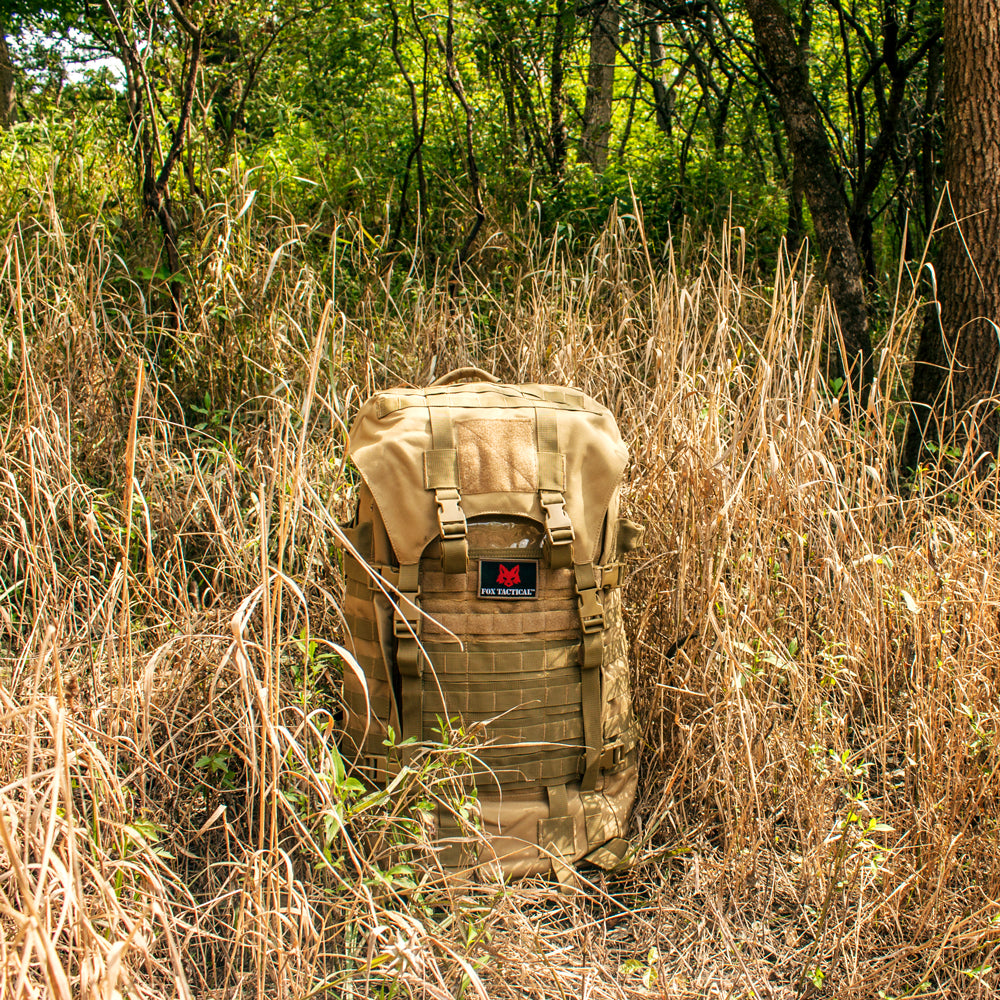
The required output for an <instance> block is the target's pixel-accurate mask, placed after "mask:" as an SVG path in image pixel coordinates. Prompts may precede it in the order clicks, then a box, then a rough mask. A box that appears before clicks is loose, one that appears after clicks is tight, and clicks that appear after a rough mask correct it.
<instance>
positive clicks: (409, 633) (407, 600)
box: [392, 590, 421, 639]
mask: <svg viewBox="0 0 1000 1000" xmlns="http://www.w3.org/2000/svg"><path fill="white" fill-rule="evenodd" d="M419 597H420V591H419V590H418V591H417V592H416V593H415V594H404V593H401V594H400V595H399V606H398V607H397V608H396V610H395V612H394V613H393V616H392V634H393V635H394V636H395V637H396V638H397V639H412V638H413V637H414V635H420V622H421V615H420V611H419V609H418V608H417V600H418V599H419ZM404 604H409V605H412V607H413V615H412V617H411V616H410V615H408V614H407V613H406V611H405V610H404Z"/></svg>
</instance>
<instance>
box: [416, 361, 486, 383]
mask: <svg viewBox="0 0 1000 1000" xmlns="http://www.w3.org/2000/svg"><path fill="white" fill-rule="evenodd" d="M467 378H468V379H475V380H476V381H477V382H499V381H500V379H498V378H497V377H496V375H491V374H490V373H489V372H487V371H483V369H482V368H475V367H473V366H472V365H468V366H466V367H465V368H456V369H455V370H454V371H453V372H448V374H447V375H442V376H441V377H440V378H436V379H434V381H433V382H431V385H451V384H452V382H460V381H461V380H462V379H467Z"/></svg>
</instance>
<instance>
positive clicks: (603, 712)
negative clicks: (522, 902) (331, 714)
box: [343, 368, 641, 879]
mask: <svg viewBox="0 0 1000 1000" xmlns="http://www.w3.org/2000/svg"><path fill="white" fill-rule="evenodd" d="M469 378H471V379H474V380H475V381H474V382H473V383H472V384H461V385H457V384H454V383H456V382H460V381H462V380H464V379H469ZM349 452H350V457H351V458H352V459H353V461H354V464H355V465H356V467H357V469H358V471H359V472H360V474H361V479H362V482H361V484H360V486H359V490H358V508H357V513H356V514H355V517H354V521H353V522H352V523H351V524H350V525H349V526H347V527H346V529H345V536H346V538H347V541H348V543H349V544H347V545H345V546H344V549H345V552H344V576H345V584H346V596H345V601H344V605H343V611H344V617H345V621H346V624H347V627H348V629H349V632H350V637H349V638H350V640H351V642H353V650H354V652H355V653H356V658H357V661H358V664H359V665H360V667H361V669H362V671H363V673H364V679H363V682H362V678H361V677H359V676H356V675H355V672H354V671H352V670H345V672H344V673H345V676H344V690H343V697H344V705H345V716H346V717H345V722H344V740H343V742H344V744H345V747H344V750H345V755H347V756H349V757H351V758H353V760H354V762H355V766H356V767H358V768H359V769H361V770H362V772H363V773H366V774H367V776H368V777H369V778H370V780H372V781H373V782H377V783H385V782H387V781H389V780H391V778H392V776H393V775H394V774H396V773H398V771H399V768H400V766H401V763H405V762H406V760H407V759H408V755H409V754H411V753H412V752H413V750H414V746H417V745H419V743H420V742H421V741H430V742H435V741H436V742H439V743H440V742H441V740H442V734H443V732H444V731H445V730H447V729H448V728H453V729H454V728H458V727H461V728H462V729H463V730H464V731H465V732H466V733H468V732H469V731H470V730H471V731H477V732H480V733H481V737H482V738H481V739H480V741H479V743H478V745H477V747H476V749H475V752H474V754H472V755H471V758H472V760H473V765H472V773H471V774H470V776H469V777H470V780H474V782H475V785H476V788H477V799H478V804H479V810H480V812H481V818H482V826H483V829H484V832H485V833H486V834H487V837H486V841H487V843H488V845H489V846H488V854H489V856H488V857H483V856H482V854H481V855H480V856H479V857H478V858H476V859H472V860H474V861H475V862H477V863H483V862H488V861H499V862H500V864H501V866H502V868H503V870H504V871H505V872H507V873H509V874H512V875H526V874H532V873H539V872H545V871H549V870H554V871H555V873H556V874H557V876H559V877H560V878H562V879H567V878H571V877H572V871H571V868H570V866H571V865H572V863H573V862H575V861H577V860H580V859H583V860H586V861H590V862H593V863H595V864H598V865H600V866H602V867H611V866H613V865H615V864H617V863H618V862H620V861H621V859H622V857H623V856H624V854H625V852H626V850H627V847H628V844H627V842H626V840H625V832H626V824H627V821H628V813H629V810H630V808H631V806H632V802H633V799H634V797H635V788H636V764H635V760H636V726H635V722H634V720H633V716H632V702H631V690H630V682H629V671H628V662H627V656H626V643H625V636H624V632H623V628H622V615H621V597H620V590H619V585H620V582H621V577H622V563H621V560H622V556H623V554H624V553H625V552H626V551H628V550H629V549H631V548H633V547H634V546H635V544H636V543H637V541H638V538H639V535H640V533H641V529H640V528H638V526H636V525H634V524H633V523H632V522H630V521H627V520H625V519H623V518H621V517H619V487H620V483H621V478H622V473H623V472H624V469H625V464H626V462H627V459H628V453H627V451H626V449H625V446H624V444H623V443H622V439H621V435H620V434H619V432H618V428H617V426H616V425H615V421H614V418H613V417H612V415H611V414H610V412H609V411H608V410H607V409H606V408H605V407H603V406H601V405H599V404H598V403H596V402H595V401H594V400H593V399H590V398H589V397H588V396H586V395H584V394H583V393H582V392H579V391H577V390H575V389H564V388H557V387H554V386H547V385H502V384H499V383H498V382H497V380H496V379H495V378H494V377H493V376H491V375H488V374H487V373H486V372H483V371H481V370H479V369H474V368H471V369H470V368H463V369H459V370H458V371H456V372H452V373H451V374H450V375H446V376H444V377H443V378H442V379H439V380H438V381H437V382H435V383H434V384H433V385H431V386H430V387H429V388H427V389H406V388H400V389H392V390H389V391H385V392H378V393H376V394H375V395H374V396H373V397H372V398H371V399H369V400H368V401H367V402H365V403H364V405H363V406H362V407H361V410H360V412H359V414H358V416H357V419H356V421H355V422H354V425H353V427H352V428H351V432H350V446H349ZM477 727H478V728H477ZM390 729H391V735H392V738H391V739H390V738H389V736H390V732H389V731H390ZM405 741H411V742H409V743H407V744H406V745H404V746H399V744H401V743H405ZM413 741H415V742H413ZM438 819H439V822H440V826H439V829H438V836H439V838H440V840H441V842H442V845H443V847H442V854H443V855H444V856H446V861H445V863H446V864H448V865H450V866H456V865H457V866H461V867H468V866H469V861H470V859H469V858H468V857H465V858H464V859H459V858H458V855H457V854H456V850H455V848H454V846H453V845H454V841H451V842H450V841H449V838H450V837H453V836H454V834H455V833H457V826H456V827H454V828H451V829H450V828H449V826H448V820H447V817H444V816H440V817H438ZM449 843H451V844H452V846H451V847H449Z"/></svg>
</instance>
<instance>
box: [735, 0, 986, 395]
mask: <svg viewBox="0 0 1000 1000" xmlns="http://www.w3.org/2000/svg"><path fill="white" fill-rule="evenodd" d="M969 2H972V0H969ZM991 2H992V0H991ZM745 3H746V9H747V13H748V14H749V15H750V20H751V22H752V23H753V33H754V39H755V41H756V43H757V48H758V49H759V51H760V53H761V55H762V56H763V60H764V65H765V67H766V69H767V73H768V75H769V76H770V78H771V83H772V86H773V87H774V92H775V96H776V97H777V98H778V105H779V107H780V108H781V117H782V119H783V121H784V125H785V131H786V132H787V133H788V144H789V146H790V148H791V151H792V155H793V157H794V160H795V168H796V169H797V170H799V171H800V174H801V178H802V184H803V187H804V190H805V197H806V202H807V204H808V205H809V211H810V213H811V215H812V220H813V228H814V230H815V233H816V244H817V248H818V250H819V252H820V254H821V256H822V260H823V265H824V273H825V277H826V281H827V284H828V285H829V287H830V297H831V298H832V299H833V304H834V307H835V308H836V311H837V318H838V319H839V321H840V330H841V334H842V336H843V339H844V351H843V354H841V353H840V351H839V350H838V349H837V348H836V347H835V346H833V345H831V350H830V358H831V365H830V368H831V375H832V376H833V377H834V378H847V379H849V380H850V383H851V385H852V387H853V389H854V393H855V395H856V396H857V398H858V400H859V402H860V403H861V406H862V408H863V407H864V406H865V405H866V404H867V395H868V390H869V387H870V386H871V381H872V377H873V370H872V345H871V336H870V334H869V332H868V309H867V307H866V305H865V297H864V285H863V283H862V280H861V265H860V262H859V260H858V252H857V249H856V248H855V246H854V241H853V240H852V239H851V229H850V225H849V223H848V207H847V199H846V197H845V195H844V190H843V187H842V184H841V178H840V175H839V172H838V170H837V164H836V162H835V161H834V158H833V152H832V150H831V149H830V142H829V139H828V138H827V135H826V129H825V128H824V126H823V119H822V116H821V114H820V110H819V106H818V104H817V103H816V98H815V96H814V94H813V92H812V88H811V87H810V85H809V70H808V67H807V66H806V62H805V58H804V55H803V53H802V51H801V49H800V48H799V46H798V43H797V41H796V38H795V34H794V32H793V30H792V24H791V22H790V21H789V19H788V15H787V14H786V13H785V10H784V8H783V7H782V5H781V3H780V0H745Z"/></svg>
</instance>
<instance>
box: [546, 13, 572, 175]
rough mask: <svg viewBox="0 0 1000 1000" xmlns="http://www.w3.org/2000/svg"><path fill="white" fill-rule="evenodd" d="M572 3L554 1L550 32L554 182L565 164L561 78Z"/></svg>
mask: <svg viewBox="0 0 1000 1000" xmlns="http://www.w3.org/2000/svg"><path fill="white" fill-rule="evenodd" d="M574 9H575V5H574V4H572V3H570V0H558V2H557V4H556V19H555V26H554V28H553V33H552V69H551V72H550V74H549V118H550V121H551V126H550V142H549V146H550V156H549V168H550V170H551V172H552V176H553V177H554V178H555V179H556V181H561V180H562V175H563V168H564V167H565V166H566V153H567V142H566V119H565V115H564V114H563V103H564V97H563V77H564V75H565V69H564V65H563V57H564V54H565V50H566V46H567V45H568V44H569V41H570V36H571V35H572V33H573V18H574V16H575V14H574Z"/></svg>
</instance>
